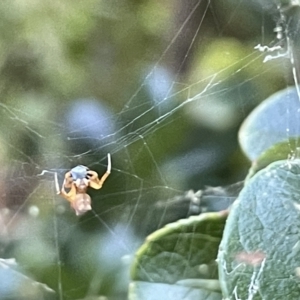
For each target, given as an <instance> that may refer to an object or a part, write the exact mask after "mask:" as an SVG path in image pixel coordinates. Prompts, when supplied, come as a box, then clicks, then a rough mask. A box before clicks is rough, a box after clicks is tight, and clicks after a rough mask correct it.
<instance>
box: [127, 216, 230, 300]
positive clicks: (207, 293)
mask: <svg viewBox="0 0 300 300" xmlns="http://www.w3.org/2000/svg"><path fill="white" fill-rule="evenodd" d="M226 218H227V214H226V213H224V212H215V213H205V214H201V215H200V216H193V217H190V218H188V219H184V220H179V221H177V222H175V223H171V224H168V225H167V226H165V227H164V228H162V229H160V230H158V231H156V232H154V233H153V234H151V235H150V236H149V237H148V238H147V240H146V242H145V243H144V245H142V247H141V248H140V249H139V250H138V252H137V253H136V256H135V260H134V264H133V266H132V270H131V278H132V280H133V282H132V283H131V288H130V291H129V298H130V299H141V300H146V299H161V300H166V299H172V300H177V299H178V300H182V299H189V300H191V299H193V300H194V299H195V300H198V299H211V300H220V299H221V298H222V297H221V292H220V287H219V283H218V271H217V264H216V258H217V253H218V247H219V244H220V242H221V238H222V234H223V230H224V225H225V220H226ZM146 291H147V292H146ZM183 295H185V296H183Z"/></svg>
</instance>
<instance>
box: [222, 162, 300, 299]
mask: <svg viewBox="0 0 300 300" xmlns="http://www.w3.org/2000/svg"><path fill="white" fill-rule="evenodd" d="M218 264H219V275H220V284H221V288H222V291H223V296H224V298H225V299H234V300H236V299H253V300H259V299H265V300H277V299H278V300H279V299H280V300H282V299H291V300H292V299H300V160H294V161H288V160H284V161H278V162H274V163H272V164H270V165H269V166H268V167H267V168H265V169H263V170H261V171H259V172H258V173H256V174H255V175H254V176H253V177H252V178H251V179H250V180H249V181H248V183H247V185H245V187H244V189H243V190H242V191H241V193H240V195H239V197H238V200H237V201H236V202H235V203H234V204H233V207H232V210H231V212H230V214H229V217H228V219H227V222H226V226H225V230H224V235H223V239H222V242H221V245H220V249H219V254H218Z"/></svg>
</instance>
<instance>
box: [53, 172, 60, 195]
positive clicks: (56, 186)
mask: <svg viewBox="0 0 300 300" xmlns="http://www.w3.org/2000/svg"><path fill="white" fill-rule="evenodd" d="M54 184H55V189H56V194H57V195H59V194H60V188H59V183H58V179H57V173H56V172H55V173H54Z"/></svg>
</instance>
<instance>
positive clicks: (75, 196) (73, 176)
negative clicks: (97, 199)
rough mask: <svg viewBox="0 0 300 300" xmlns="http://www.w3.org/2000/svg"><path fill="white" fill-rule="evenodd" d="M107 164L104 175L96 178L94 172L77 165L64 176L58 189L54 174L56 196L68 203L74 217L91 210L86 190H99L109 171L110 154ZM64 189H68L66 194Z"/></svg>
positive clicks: (89, 198) (96, 175)
mask: <svg viewBox="0 0 300 300" xmlns="http://www.w3.org/2000/svg"><path fill="white" fill-rule="evenodd" d="M107 158H108V164H107V170H106V172H105V174H104V175H103V176H102V177H101V179H99V178H98V174H97V173H96V172H95V171H92V170H90V169H89V168H88V167H86V166H82V165H79V166H77V167H75V168H73V169H71V170H70V171H69V172H67V173H66V174H65V179H64V182H63V185H62V188H61V189H60V188H59V184H58V179H57V174H56V173H55V186H56V191H57V194H58V195H61V196H62V197H63V198H65V199H66V200H67V201H69V202H70V204H71V207H72V208H73V209H74V210H75V212H76V215H77V216H80V215H83V214H84V213H86V212H87V211H89V210H91V209H92V207H91V201H92V200H91V197H90V196H89V195H88V194H87V193H86V191H87V188H88V187H91V188H93V189H96V190H99V189H101V187H102V185H103V183H104V181H105V180H106V179H107V177H108V176H109V174H110V171H111V159H110V154H108V155H107ZM65 189H70V190H69V191H68V192H67V191H66V190H65Z"/></svg>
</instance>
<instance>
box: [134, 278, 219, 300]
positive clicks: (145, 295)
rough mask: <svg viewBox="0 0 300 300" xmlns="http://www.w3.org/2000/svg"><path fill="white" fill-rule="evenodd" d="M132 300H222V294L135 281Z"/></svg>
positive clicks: (179, 286)
mask: <svg viewBox="0 0 300 300" xmlns="http://www.w3.org/2000/svg"><path fill="white" fill-rule="evenodd" d="M129 299H130V300H150V299H151V300H194V299H195V300H221V299H222V296H221V293H220V292H213V291H209V290H205V289H199V288H191V287H185V286H181V285H174V284H166V283H154V282H144V281H135V282H132V283H131V284H130V287H129Z"/></svg>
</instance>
